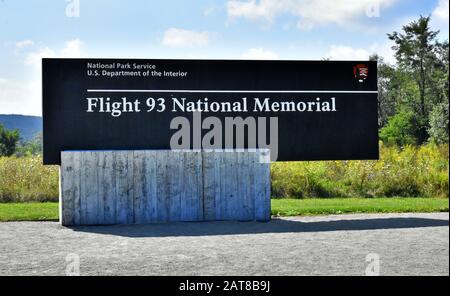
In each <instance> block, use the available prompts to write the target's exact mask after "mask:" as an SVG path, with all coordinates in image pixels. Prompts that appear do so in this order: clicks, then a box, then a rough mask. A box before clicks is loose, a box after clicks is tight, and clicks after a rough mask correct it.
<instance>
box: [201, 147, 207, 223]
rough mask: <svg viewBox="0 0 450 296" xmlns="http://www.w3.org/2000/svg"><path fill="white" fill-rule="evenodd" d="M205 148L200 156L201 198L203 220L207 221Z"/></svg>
mask: <svg viewBox="0 0 450 296" xmlns="http://www.w3.org/2000/svg"><path fill="white" fill-rule="evenodd" d="M203 153H204V150H203V149H200V157H201V161H202V177H201V182H202V184H201V190H202V193H201V199H202V217H201V220H202V221H205V217H206V215H205V158H204V156H203Z"/></svg>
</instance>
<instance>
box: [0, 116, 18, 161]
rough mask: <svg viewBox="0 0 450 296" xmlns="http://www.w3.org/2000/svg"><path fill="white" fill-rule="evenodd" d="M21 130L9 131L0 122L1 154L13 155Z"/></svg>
mask: <svg viewBox="0 0 450 296" xmlns="http://www.w3.org/2000/svg"><path fill="white" fill-rule="evenodd" d="M18 142H19V131H18V130H13V131H9V130H7V129H5V128H4V127H3V125H2V124H0V156H11V155H13V154H14V152H16V148H17V143H18Z"/></svg>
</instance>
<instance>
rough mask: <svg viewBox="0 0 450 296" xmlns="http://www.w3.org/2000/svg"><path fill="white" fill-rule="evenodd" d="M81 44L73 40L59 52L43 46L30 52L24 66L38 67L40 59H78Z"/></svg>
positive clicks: (77, 40)
mask: <svg viewBox="0 0 450 296" xmlns="http://www.w3.org/2000/svg"><path fill="white" fill-rule="evenodd" d="M82 45H83V42H81V40H79V39H73V40H70V41H68V42H66V45H65V47H64V48H63V49H61V50H60V51H54V50H52V49H51V48H49V47H47V46H44V47H40V48H39V49H37V50H36V51H33V52H30V53H28V54H27V56H26V58H25V64H26V65H33V66H40V65H41V61H42V58H78V57H81V56H82V50H81V47H82Z"/></svg>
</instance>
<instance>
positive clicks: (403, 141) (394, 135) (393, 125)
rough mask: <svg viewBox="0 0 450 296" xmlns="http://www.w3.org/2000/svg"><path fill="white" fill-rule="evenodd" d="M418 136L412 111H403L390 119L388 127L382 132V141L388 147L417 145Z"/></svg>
mask: <svg viewBox="0 0 450 296" xmlns="http://www.w3.org/2000/svg"><path fill="white" fill-rule="evenodd" d="M415 134H417V129H416V125H415V122H414V113H413V112H412V111H410V110H401V111H399V112H398V113H397V114H396V115H394V116H392V117H391V118H389V121H388V123H387V125H386V126H385V127H384V128H382V129H381V131H380V139H381V141H382V142H383V143H385V144H388V145H398V146H404V145H415V144H417V143H416V137H415Z"/></svg>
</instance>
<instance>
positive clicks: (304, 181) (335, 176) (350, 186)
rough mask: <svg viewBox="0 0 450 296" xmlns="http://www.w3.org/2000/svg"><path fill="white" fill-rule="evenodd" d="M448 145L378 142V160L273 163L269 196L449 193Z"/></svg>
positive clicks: (446, 195)
mask: <svg viewBox="0 0 450 296" xmlns="http://www.w3.org/2000/svg"><path fill="white" fill-rule="evenodd" d="M448 149H449V147H448V145H440V146H437V145H433V144H429V145H425V146H420V147H414V146H406V147H403V148H398V147H386V146H383V145H381V147H380V160H379V161H324V162H279V163H275V164H272V170H271V176H272V196H273V197H277V198H287V197H289V198H310V197H325V198H326V197H392V196H403V197H419V196H420V197H447V198H448V196H449V193H448V189H449V188H448V182H449V180H448V178H449V175H448V174H449V171H448V152H449V150H448Z"/></svg>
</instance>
